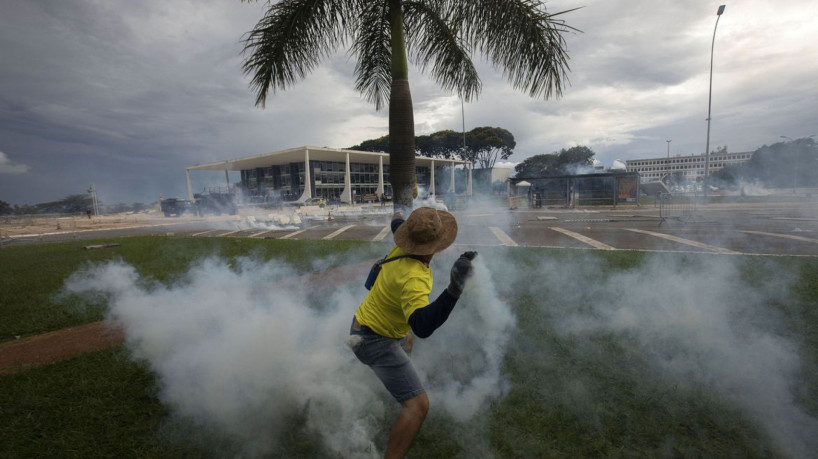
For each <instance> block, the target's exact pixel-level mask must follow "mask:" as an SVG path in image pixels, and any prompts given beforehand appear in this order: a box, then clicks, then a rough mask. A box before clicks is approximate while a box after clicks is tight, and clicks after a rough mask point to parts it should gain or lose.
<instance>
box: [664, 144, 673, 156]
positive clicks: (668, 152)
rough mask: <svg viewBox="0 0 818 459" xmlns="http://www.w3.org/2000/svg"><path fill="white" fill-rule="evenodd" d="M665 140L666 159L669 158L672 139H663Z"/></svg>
mask: <svg viewBox="0 0 818 459" xmlns="http://www.w3.org/2000/svg"><path fill="white" fill-rule="evenodd" d="M665 142H667V159H670V142H672V140H665Z"/></svg>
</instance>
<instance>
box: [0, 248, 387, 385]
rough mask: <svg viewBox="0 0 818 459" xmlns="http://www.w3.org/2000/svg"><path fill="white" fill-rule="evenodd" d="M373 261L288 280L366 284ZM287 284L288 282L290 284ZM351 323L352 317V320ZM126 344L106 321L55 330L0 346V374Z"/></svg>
mask: <svg viewBox="0 0 818 459" xmlns="http://www.w3.org/2000/svg"><path fill="white" fill-rule="evenodd" d="M373 262H374V260H370V261H365V262H362V263H356V264H353V265H345V266H339V267H336V268H332V269H328V270H326V271H323V272H314V273H309V274H304V275H302V276H298V277H293V278H291V279H288V280H287V281H289V282H294V283H297V284H303V283H308V284H310V285H311V286H313V288H314V289H317V290H322V289H332V288H333V287H334V286H336V285H340V284H344V283H348V282H354V281H356V280H360V282H361V285H363V282H364V279H365V278H366V274H367V273H368V272H369V268H370V267H371V266H372V263H373ZM287 281H285V282H287ZM350 320H351V318H350ZM124 341H125V333H124V332H123V330H122V328H121V327H120V326H118V325H116V324H114V323H111V322H107V321H99V322H93V323H90V324H85V325H80V326H77V327H72V328H66V329H63V330H56V331H53V332H49V333H43V334H41V335H36V336H31V337H28V338H23V339H20V340H17V341H11V342H7V343H3V344H0V375H3V374H10V373H16V372H19V371H24V370H27V369H29V368H34V367H38V366H41V365H49V364H52V363H55V362H59V361H60V360H65V359H68V358H71V357H74V356H76V355H79V354H84V353H86V352H91V351H97V350H100V349H104V348H106V347H108V346H111V345H115V344H122V343H123V342H124Z"/></svg>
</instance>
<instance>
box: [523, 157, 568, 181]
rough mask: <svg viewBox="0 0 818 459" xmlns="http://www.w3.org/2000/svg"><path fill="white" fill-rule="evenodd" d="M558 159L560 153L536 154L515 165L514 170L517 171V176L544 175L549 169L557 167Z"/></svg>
mask: <svg viewBox="0 0 818 459" xmlns="http://www.w3.org/2000/svg"><path fill="white" fill-rule="evenodd" d="M558 161H559V155H558V154H555V153H551V154H545V155H534V156H532V157H530V158H526V159H525V160H523V162H521V163H520V164H517V165H516V166H514V170H515V171H516V172H517V177H544V176H546V175H547V173H548V171H550V170H553V169H554V168H555V167H556V164H557V162H558ZM553 175H556V174H553Z"/></svg>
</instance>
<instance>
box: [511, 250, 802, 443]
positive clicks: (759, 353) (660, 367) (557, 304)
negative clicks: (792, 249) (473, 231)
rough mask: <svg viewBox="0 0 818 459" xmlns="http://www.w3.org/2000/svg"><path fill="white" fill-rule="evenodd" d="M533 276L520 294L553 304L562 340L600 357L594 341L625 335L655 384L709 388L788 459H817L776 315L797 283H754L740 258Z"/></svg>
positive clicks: (662, 259)
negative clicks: (759, 429) (777, 304)
mask: <svg viewBox="0 0 818 459" xmlns="http://www.w3.org/2000/svg"><path fill="white" fill-rule="evenodd" d="M529 269H530V270H531V272H536V273H537V275H536V276H537V282H528V283H526V284H525V285H521V286H520V287H522V288H523V289H524V290H523V291H522V292H521V293H527V294H530V295H532V297H534V298H543V299H544V300H543V302H542V304H541V307H542V308H543V309H544V310H545V311H546V312H547V316H548V317H551V318H553V319H552V320H553V323H552V324H551V325H552V327H553V329H554V331H555V332H556V333H558V334H559V335H561V336H562V337H563V338H565V339H571V340H579V342H581V343H584V345H585V346H587V347H588V349H587V350H588V351H589V352H598V349H597V350H596V351H593V348H594V344H592V343H593V340H594V339H595V338H598V337H600V336H611V335H613V336H617V337H618V338H619V342H620V343H623V345H624V346H625V347H626V348H628V349H630V351H631V352H635V353H636V354H637V355H639V356H640V357H641V358H644V359H646V360H647V361H648V363H650V365H651V366H652V368H653V372H652V374H649V375H644V377H645V378H646V380H650V381H664V383H665V384H667V385H669V386H683V387H686V386H690V385H701V386H704V387H706V388H708V390H711V391H713V393H715V394H719V397H720V399H723V400H728V401H730V402H731V403H733V404H735V405H737V406H738V407H740V408H741V409H742V410H743V411H744V412H745V413H747V414H748V415H749V416H750V417H751V418H752V419H754V420H755V422H757V423H758V425H760V426H762V427H763V428H765V429H766V431H767V432H768V433H769V434H770V436H771V438H773V439H774V440H776V442H777V444H778V445H779V447H780V448H781V449H782V450H783V451H785V452H787V453H788V454H792V455H794V456H796V457H808V456H811V455H812V454H813V453H814V451H815V450H816V447H818V442H816V440H815V439H816V436H815V433H816V432H818V420H817V419H816V418H815V417H813V416H810V415H809V414H808V413H807V412H806V411H805V410H804V409H803V408H802V407H801V406H800V405H798V403H797V402H796V395H795V393H794V392H793V391H794V389H795V388H796V387H797V385H798V384H797V381H798V378H799V371H800V370H801V361H800V357H799V353H798V346H797V345H796V343H795V342H793V341H791V340H790V339H789V338H787V336H789V335H790V334H789V333H788V332H787V330H786V326H785V325H784V323H783V320H782V317H781V316H780V315H777V313H776V312H775V310H774V309H773V308H771V307H770V304H771V303H773V302H775V301H777V300H783V301H786V299H787V298H790V297H791V296H792V293H791V292H790V286H791V285H792V281H793V280H794V276H793V275H792V274H788V273H785V272H781V271H780V270H779V271H775V273H774V274H771V275H767V276H764V277H762V279H761V280H758V281H755V283H752V284H751V283H749V282H748V281H747V280H745V279H744V277H743V275H742V272H741V268H740V265H739V263H738V262H737V261H736V259H735V258H731V257H719V256H702V257H697V258H695V259H694V260H693V261H691V260H687V261H685V260H684V259H683V258H680V257H677V256H659V255H656V256H649V257H646V259H645V260H644V262H643V263H642V264H641V265H640V266H637V267H635V268H632V269H628V270H622V271H620V270H616V271H614V272H613V273H612V274H608V273H606V268H605V267H604V265H602V264H600V262H599V260H593V259H591V258H584V257H577V258H575V259H571V260H560V261H550V260H549V261H544V262H542V263H540V264H539V265H538V266H536V267H534V268H533V269H532V268H530V267H529ZM764 269H765V270H772V269H774V268H771V267H766V268H764ZM520 275H522V274H521V273H519V272H518V273H517V274H516V276H520ZM572 342H573V341H572ZM586 395H588V396H589V397H593V396H594V395H593V394H586ZM597 396H598V395H597ZM572 403H576V400H573V401H572Z"/></svg>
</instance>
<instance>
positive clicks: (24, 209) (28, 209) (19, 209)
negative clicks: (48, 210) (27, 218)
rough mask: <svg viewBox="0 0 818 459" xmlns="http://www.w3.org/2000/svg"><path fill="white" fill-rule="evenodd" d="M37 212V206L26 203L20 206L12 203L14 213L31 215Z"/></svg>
mask: <svg viewBox="0 0 818 459" xmlns="http://www.w3.org/2000/svg"><path fill="white" fill-rule="evenodd" d="M36 213H37V208H36V207H34V206H30V205H28V204H23V205H22V206H18V205H17V204H15V205H14V215H33V214H36Z"/></svg>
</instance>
